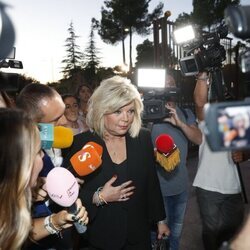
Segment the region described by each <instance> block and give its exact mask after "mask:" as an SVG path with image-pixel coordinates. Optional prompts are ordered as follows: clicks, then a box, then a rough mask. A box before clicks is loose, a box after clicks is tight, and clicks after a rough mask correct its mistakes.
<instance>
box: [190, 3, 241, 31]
mask: <svg viewBox="0 0 250 250" xmlns="http://www.w3.org/2000/svg"><path fill="white" fill-rule="evenodd" d="M239 2H240V0H193V14H192V19H193V21H194V22H195V23H198V24H199V25H200V26H201V27H203V28H204V27H206V28H208V29H210V28H211V27H212V26H213V25H217V24H219V23H220V22H221V21H222V20H223V18H224V10H225V8H226V7H227V6H228V5H230V4H239Z"/></svg>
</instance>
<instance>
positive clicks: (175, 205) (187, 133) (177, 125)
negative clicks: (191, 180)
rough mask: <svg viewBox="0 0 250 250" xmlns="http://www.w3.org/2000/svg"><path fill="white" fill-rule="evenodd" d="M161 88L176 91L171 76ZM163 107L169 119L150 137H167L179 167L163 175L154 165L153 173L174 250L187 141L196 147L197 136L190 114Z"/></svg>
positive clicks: (182, 207) (184, 191)
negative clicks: (170, 141) (155, 175)
mask: <svg viewBox="0 0 250 250" xmlns="http://www.w3.org/2000/svg"><path fill="white" fill-rule="evenodd" d="M165 87H167V88H169V87H170V88H171V87H176V86H175V80H174V78H173V76H171V75H169V74H167V78H166V86H165ZM165 105H166V108H167V109H168V111H169V116H168V117H167V118H165V119H164V121H163V122H162V123H155V124H153V126H152V134H151V135H152V140H153V143H155V140H156V138H157V137H158V136H160V135H162V134H168V135H170V136H171V137H172V138H173V140H174V142H175V144H176V146H177V148H178V149H179V151H180V163H179V164H178V165H177V166H176V168H175V169H174V170H172V171H171V172H167V171H166V170H165V169H164V168H163V167H161V166H159V165H158V164H157V173H158V178H159V181H160V186H161V192H162V195H163V199H164V206H165V211H166V222H167V224H168V226H169V228H170V236H169V245H170V249H171V250H178V249H179V243H180V236H181V231H182V226H183V220H184V215H185V211H186V205H187V201H188V173H187V168H186V159H187V153H188V140H190V141H192V142H193V143H195V144H199V143H200V142H201V132H200V131H199V129H198V127H197V124H196V118H195V116H194V114H193V112H192V111H191V110H189V109H185V110H184V109H181V108H179V107H178V106H177V104H176V102H175V101H172V100H171V101H169V100H166V103H165ZM152 234H153V233H152ZM152 236H153V235H152Z"/></svg>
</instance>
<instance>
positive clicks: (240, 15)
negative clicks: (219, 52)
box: [205, 6, 250, 151]
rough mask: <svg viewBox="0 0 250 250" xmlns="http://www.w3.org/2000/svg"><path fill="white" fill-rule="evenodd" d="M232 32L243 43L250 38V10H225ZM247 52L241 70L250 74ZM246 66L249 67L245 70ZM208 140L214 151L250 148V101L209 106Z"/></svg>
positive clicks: (207, 121)
mask: <svg viewBox="0 0 250 250" xmlns="http://www.w3.org/2000/svg"><path fill="white" fill-rule="evenodd" d="M225 20H226V23H227V25H228V27H229V30H230V31H231V32H232V33H233V34H234V35H235V36H236V37H239V38H242V39H249V38H250V6H230V7H228V8H226V10H225ZM247 51H248V52H244V53H243V54H242V55H243V56H241V59H240V62H239V64H240V66H241V69H242V71H243V73H244V72H247V71H250V52H249V49H248V50H247ZM242 65H245V66H244V67H243V68H242ZM205 123H206V130H205V134H206V138H207V140H208V143H209V146H210V148H211V149H212V150H213V151H223V150H238V149H249V148H250V99H249V98H246V99H245V100H244V101H236V102H221V103H215V104H208V105H207V106H206V107H205Z"/></svg>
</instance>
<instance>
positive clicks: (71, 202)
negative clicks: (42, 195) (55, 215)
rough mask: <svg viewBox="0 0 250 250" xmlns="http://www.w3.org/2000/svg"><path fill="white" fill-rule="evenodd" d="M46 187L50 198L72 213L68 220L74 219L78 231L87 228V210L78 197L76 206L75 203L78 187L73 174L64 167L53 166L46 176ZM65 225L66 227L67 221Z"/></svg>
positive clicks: (83, 230) (81, 231)
mask: <svg viewBox="0 0 250 250" xmlns="http://www.w3.org/2000/svg"><path fill="white" fill-rule="evenodd" d="M46 189H47V192H48V195H49V197H50V198H51V200H53V201H54V202H55V203H57V204H58V205H60V206H63V207H67V210H68V212H69V213H70V214H74V215H73V217H72V215H71V220H70V219H69V217H68V219H69V221H74V225H75V227H76V229H77V231H78V233H84V232H85V231H86V230H87V227H86V224H87V223H88V218H87V212H86V210H85V208H83V207H81V201H80V200H79V199H78V200H79V201H77V202H78V206H77V204H76V200H77V197H78V193H79V187H78V183H77V180H76V178H75V177H74V175H73V174H72V173H71V172H70V171H68V170H67V169H65V168H62V167H55V168H53V169H52V170H51V171H50V172H49V174H48V176H47V179H46ZM80 207H81V209H80V210H79V208H80ZM66 227H68V225H67V223H66ZM64 228H65V227H64Z"/></svg>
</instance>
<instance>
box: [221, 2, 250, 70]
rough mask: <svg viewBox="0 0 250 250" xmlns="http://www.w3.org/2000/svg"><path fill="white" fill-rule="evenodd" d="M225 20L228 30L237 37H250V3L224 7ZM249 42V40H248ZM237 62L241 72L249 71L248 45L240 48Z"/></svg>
mask: <svg viewBox="0 0 250 250" xmlns="http://www.w3.org/2000/svg"><path fill="white" fill-rule="evenodd" d="M224 16H225V21H226V23H227V25H228V27H229V30H230V31H231V32H232V33H233V34H234V35H235V36H236V37H238V38H241V39H243V40H246V41H247V40H249V39H250V5H246V6H240V5H233V6H229V7H228V8H226V9H225V13H224ZM248 42H249V41H248ZM238 64H239V66H240V68H241V71H242V72H243V73H247V72H250V45H249V43H248V45H246V46H245V47H243V48H242V50H241V52H240V55H239V59H238Z"/></svg>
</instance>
